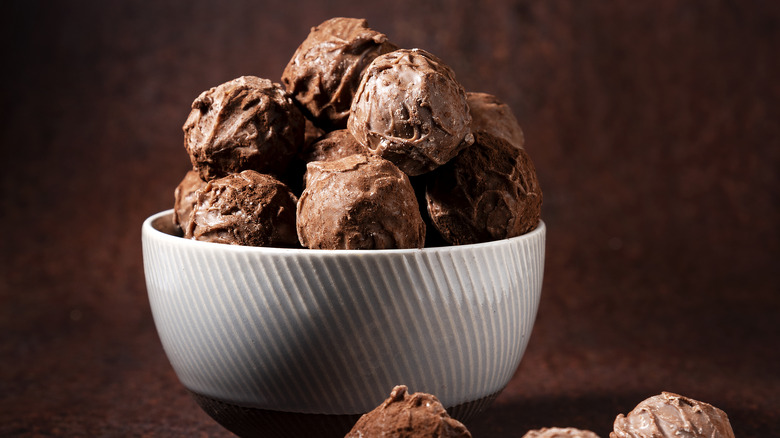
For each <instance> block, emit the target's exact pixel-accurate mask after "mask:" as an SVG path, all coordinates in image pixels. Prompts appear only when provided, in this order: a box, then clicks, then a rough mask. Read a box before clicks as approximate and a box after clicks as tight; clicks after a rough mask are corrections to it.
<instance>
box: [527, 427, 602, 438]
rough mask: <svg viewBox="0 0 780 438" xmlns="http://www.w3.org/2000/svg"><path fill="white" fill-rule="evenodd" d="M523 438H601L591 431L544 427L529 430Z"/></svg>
mask: <svg viewBox="0 0 780 438" xmlns="http://www.w3.org/2000/svg"><path fill="white" fill-rule="evenodd" d="M523 438H599V436H598V435H596V434H595V433H593V432H591V431H589V430H581V429H576V428H573V427H543V428H541V429H537V430H529V431H528V432H527V433H526V434H525V435H523Z"/></svg>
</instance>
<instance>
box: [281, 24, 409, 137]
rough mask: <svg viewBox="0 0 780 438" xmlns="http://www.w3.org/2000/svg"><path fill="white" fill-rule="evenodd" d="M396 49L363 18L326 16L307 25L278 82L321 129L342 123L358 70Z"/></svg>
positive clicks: (331, 127) (356, 82) (353, 90)
mask: <svg viewBox="0 0 780 438" xmlns="http://www.w3.org/2000/svg"><path fill="white" fill-rule="evenodd" d="M396 49H398V47H397V46H396V45H394V44H392V43H391V42H389V41H388V40H387V36H385V35H384V34H382V33H380V32H377V31H375V30H373V29H371V28H369V27H368V23H367V22H366V20H364V19H358V18H345V17H336V18H331V19H329V20H327V21H325V22H323V23H321V24H320V25H318V26H315V27H313V28H311V31H310V32H309V35H308V36H307V37H306V39H305V40H304V41H303V43H301V45H300V46H299V47H298V49H297V50H296V51H295V53H294V54H293V56H292V58H291V59H290V61H289V62H288V64H287V66H286V67H285V69H284V72H283V73H282V83H283V84H284V86H285V87H286V89H287V91H288V92H289V93H290V94H291V95H292V96H293V98H294V99H295V100H297V101H298V103H299V104H300V105H301V107H302V108H303V109H304V111H305V112H307V113H308V116H309V118H311V119H312V120H313V121H314V123H315V124H316V125H318V126H319V127H321V128H323V129H325V130H326V131H331V130H334V129H340V128H345V127H346V126H347V118H348V117H349V109H350V106H351V104H352V98H353V96H354V95H355V90H356V89H357V87H358V84H359V83H360V79H361V77H362V75H363V71H364V70H365V68H366V67H367V66H368V65H369V64H370V63H371V61H373V60H374V58H376V57H377V56H379V55H381V54H383V53H387V52H391V51H393V50H396Z"/></svg>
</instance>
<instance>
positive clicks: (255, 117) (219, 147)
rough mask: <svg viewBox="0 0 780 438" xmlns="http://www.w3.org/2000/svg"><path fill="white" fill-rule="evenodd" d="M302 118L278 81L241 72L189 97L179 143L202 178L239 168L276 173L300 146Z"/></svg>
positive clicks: (302, 136) (226, 173)
mask: <svg viewBox="0 0 780 438" xmlns="http://www.w3.org/2000/svg"><path fill="white" fill-rule="evenodd" d="M304 123H305V122H304V117H303V114H302V113H301V112H300V110H299V109H298V108H297V107H296V106H295V104H294V103H293V101H292V99H291V98H290V97H289V96H288V95H287V93H286V92H285V91H284V89H283V88H282V86H281V85H280V84H276V83H273V82H271V81H270V80H268V79H261V78H258V77H255V76H242V77H240V78H236V79H233V80H232V81H229V82H226V83H224V84H221V85H219V86H217V87H214V88H211V89H210V90H207V91H204V92H203V93H201V94H200V96H198V98H197V99H195V101H194V102H193V103H192V111H191V112H190V114H189V116H188V117H187V121H186V122H185V123H184V126H183V128H182V129H183V130H184V147H185V149H186V150H187V152H188V153H189V155H190V160H191V161H192V165H193V167H194V168H195V169H197V170H198V172H199V173H200V177H201V178H202V179H203V180H205V181H209V180H212V179H214V178H220V177H223V176H226V175H228V174H230V173H237V172H241V171H242V170H255V171H258V172H261V173H267V174H273V175H280V174H282V173H284V171H285V170H286V167H287V165H288V164H289V162H290V160H291V159H292V158H293V156H294V155H295V154H296V153H297V152H298V150H299V149H300V147H301V146H302V145H303V141H304V131H305V126H304Z"/></svg>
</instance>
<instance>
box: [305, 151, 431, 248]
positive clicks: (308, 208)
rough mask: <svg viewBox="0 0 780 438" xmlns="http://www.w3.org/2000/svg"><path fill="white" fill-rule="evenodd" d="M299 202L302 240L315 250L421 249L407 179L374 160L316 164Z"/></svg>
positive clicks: (364, 157) (421, 239)
mask: <svg viewBox="0 0 780 438" xmlns="http://www.w3.org/2000/svg"><path fill="white" fill-rule="evenodd" d="M306 182H307V183H306V189H305V190H304V191H303V194H302V195H301V198H300V200H299V202H298V223H297V225H298V238H299V240H300V242H301V244H302V245H303V246H305V247H307V248H313V249H393V248H421V247H422V246H423V245H424V243H425V224H424V223H423V220H422V216H420V210H419V208H418V206H417V199H416V198H415V196H414V189H413V188H412V185H411V183H410V182H409V178H408V177H407V176H406V174H404V173H403V172H401V171H400V170H399V169H398V168H397V167H396V166H395V165H393V163H391V162H389V161H387V160H384V159H382V158H379V157H375V156H370V155H362V154H357V155H350V156H348V157H345V158H341V159H339V160H334V161H314V162H311V163H309V164H308V167H307V171H306Z"/></svg>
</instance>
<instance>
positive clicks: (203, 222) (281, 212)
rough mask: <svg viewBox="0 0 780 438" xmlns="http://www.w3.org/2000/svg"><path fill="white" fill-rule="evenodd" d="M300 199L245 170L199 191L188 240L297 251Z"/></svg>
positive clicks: (274, 181)
mask: <svg viewBox="0 0 780 438" xmlns="http://www.w3.org/2000/svg"><path fill="white" fill-rule="evenodd" d="M296 202H297V198H296V197H295V195H294V194H293V193H292V192H291V191H290V189H289V188H287V186H286V185H284V184H283V183H281V182H280V181H279V180H277V179H276V178H274V177H272V176H270V175H265V174H262V173H259V172H255V171H254V170H245V171H243V172H240V173H234V174H230V175H228V176H226V177H223V178H217V179H214V180H211V181H209V182H208V183H207V184H206V186H205V187H203V188H202V189H200V190H198V191H197V200H196V202H195V205H194V207H193V210H192V215H191V218H192V220H191V222H190V224H189V226H188V227H187V228H186V229H185V230H184V237H186V238H189V239H195V240H202V241H207V242H216V243H226V244H231V245H244V246H272V247H296V246H298V245H297V243H298V236H297V233H296V230H295V208H296Z"/></svg>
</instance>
